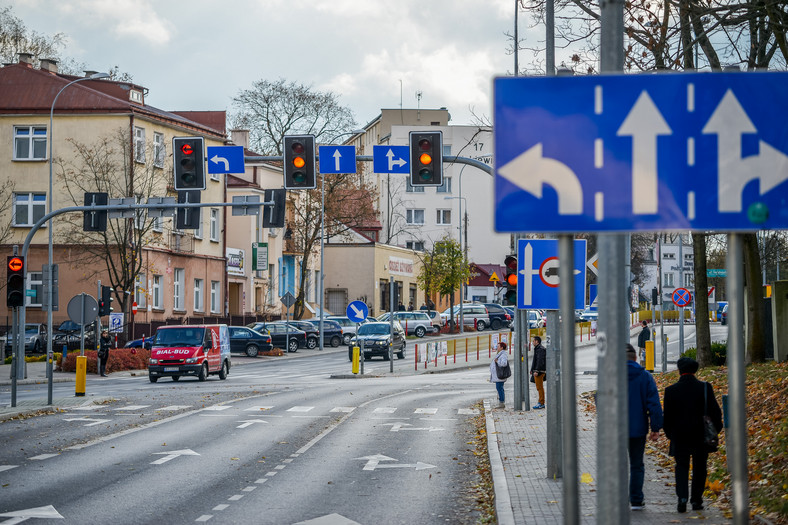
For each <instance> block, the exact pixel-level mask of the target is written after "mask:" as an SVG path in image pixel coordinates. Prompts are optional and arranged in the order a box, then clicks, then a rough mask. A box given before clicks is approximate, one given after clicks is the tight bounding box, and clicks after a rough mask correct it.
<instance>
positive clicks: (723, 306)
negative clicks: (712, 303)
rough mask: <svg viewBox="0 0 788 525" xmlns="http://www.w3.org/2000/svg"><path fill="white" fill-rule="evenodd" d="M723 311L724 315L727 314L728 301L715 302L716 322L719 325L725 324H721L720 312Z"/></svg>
mask: <svg viewBox="0 0 788 525" xmlns="http://www.w3.org/2000/svg"><path fill="white" fill-rule="evenodd" d="M723 311H725V313H726V314H727V312H728V301H718V302H717V320H718V321H719V322H720V323H721V324H725V323H723V322H722V312H723ZM726 322H727V320H726Z"/></svg>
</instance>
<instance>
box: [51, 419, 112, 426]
mask: <svg viewBox="0 0 788 525" xmlns="http://www.w3.org/2000/svg"><path fill="white" fill-rule="evenodd" d="M63 421H93V423H88V424H87V425H84V426H86V427H92V426H95V425H100V424H102V423H109V422H110V421H112V420H111V419H93V418H91V417H77V418H70V419H64V420H63Z"/></svg>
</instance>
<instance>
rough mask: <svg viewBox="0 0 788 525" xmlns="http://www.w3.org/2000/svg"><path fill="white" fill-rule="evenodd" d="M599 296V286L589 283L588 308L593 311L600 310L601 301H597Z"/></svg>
mask: <svg viewBox="0 0 788 525" xmlns="http://www.w3.org/2000/svg"><path fill="white" fill-rule="evenodd" d="M598 296H599V289H598V288H597V285H596V284H589V285H588V310H589V311H591V312H597V311H599V301H597V300H596V299H597V297H598Z"/></svg>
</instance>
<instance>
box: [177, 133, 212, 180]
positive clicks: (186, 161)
mask: <svg viewBox="0 0 788 525" xmlns="http://www.w3.org/2000/svg"><path fill="white" fill-rule="evenodd" d="M172 167H173V171H174V172H175V189H176V190H204V189H205V143H204V141H203V138H202V137H173V139H172Z"/></svg>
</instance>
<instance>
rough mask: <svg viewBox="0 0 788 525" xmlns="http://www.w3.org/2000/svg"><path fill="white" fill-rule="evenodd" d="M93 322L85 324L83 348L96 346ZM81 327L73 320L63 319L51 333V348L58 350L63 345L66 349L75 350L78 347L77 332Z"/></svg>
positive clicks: (78, 332)
mask: <svg viewBox="0 0 788 525" xmlns="http://www.w3.org/2000/svg"><path fill="white" fill-rule="evenodd" d="M94 328H95V324H94V323H90V324H89V325H86V326H85V348H95V347H96V334H95V332H94ZM80 332H81V327H80V325H79V324H77V323H75V322H74V321H63V322H62V323H60V326H58V327H57V330H55V331H54V333H53V334H52V349H53V350H54V351H55V352H59V351H61V350H62V349H63V346H65V347H66V348H67V349H68V350H76V349H78V348H79V347H80V341H79V334H80Z"/></svg>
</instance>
